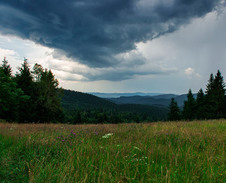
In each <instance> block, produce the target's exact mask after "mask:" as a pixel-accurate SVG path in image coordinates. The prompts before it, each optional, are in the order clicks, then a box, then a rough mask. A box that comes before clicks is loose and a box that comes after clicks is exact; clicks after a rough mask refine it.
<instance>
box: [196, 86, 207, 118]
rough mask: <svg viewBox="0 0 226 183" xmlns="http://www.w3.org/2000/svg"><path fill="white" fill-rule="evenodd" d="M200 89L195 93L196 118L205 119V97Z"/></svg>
mask: <svg viewBox="0 0 226 183" xmlns="http://www.w3.org/2000/svg"><path fill="white" fill-rule="evenodd" d="M204 96H205V95H204V92H203V90H202V88H201V89H200V90H199V92H198V93H197V99H196V118H197V119H205V110H206V109H205V97H204Z"/></svg>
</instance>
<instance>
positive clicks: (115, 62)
mask: <svg viewBox="0 0 226 183" xmlns="http://www.w3.org/2000/svg"><path fill="white" fill-rule="evenodd" d="M220 6H225V1H222V0H167V1H164V0H127V1H124V0H95V1H93V0H86V1H84V0H77V1H74V0H64V1H62V0H38V1H35V0H14V1H9V0H1V2H0V33H1V34H8V35H16V36H19V37H21V38H23V39H29V40H32V41H34V42H35V43H38V44H41V45H43V46H46V47H49V48H54V50H55V54H54V55H55V57H59V56H60V55H63V54H65V55H66V56H67V57H69V58H71V59H72V60H75V61H76V62H79V63H81V64H84V65H87V66H88V67H89V68H98V69H97V70H96V72H101V73H102V74H101V77H105V79H108V78H109V79H110V80H119V79H128V78H131V77H132V76H133V75H136V74H139V75H146V74H151V73H155V69H153V70H152V71H145V69H141V70H140V71H136V72H134V70H132V68H131V71H130V69H129V70H127V71H126V69H124V68H128V66H130V65H133V67H134V68H135V67H139V68H141V67H142V65H143V63H144V62H147V60H145V58H143V57H142V55H140V53H137V52H136V44H137V43H139V42H146V41H148V40H152V39H155V38H157V37H159V36H161V35H164V34H166V33H170V32H174V31H175V30H178V28H180V27H181V26H182V25H185V24H187V23H189V22H190V21H191V20H192V19H193V18H197V17H202V16H205V15H206V14H207V13H209V12H211V11H213V10H216V9H219V7H220ZM119 66H120V67H119ZM113 67H115V68H121V70H120V69H117V71H116V70H114V69H113ZM154 67H155V66H154ZM103 70H104V71H103ZM156 70H159V72H161V73H162V72H163V73H164V72H165V71H163V70H162V69H156ZM141 71H142V72H141ZM103 72H106V74H103ZM125 73H126V74H125ZM111 75H114V77H113V76H111ZM88 77H90V78H93V79H94V80H96V79H100V78H98V73H96V74H95V75H93V76H88Z"/></svg>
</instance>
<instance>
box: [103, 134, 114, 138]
mask: <svg viewBox="0 0 226 183" xmlns="http://www.w3.org/2000/svg"><path fill="white" fill-rule="evenodd" d="M112 135H113V133H108V134H105V135H104V136H102V138H103V139H108V138H109V137H110V136H112Z"/></svg>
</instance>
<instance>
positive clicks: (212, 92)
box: [168, 70, 226, 121]
mask: <svg viewBox="0 0 226 183" xmlns="http://www.w3.org/2000/svg"><path fill="white" fill-rule="evenodd" d="M225 91H226V89H225V83H224V79H223V76H222V75H221V72H220V70H218V71H217V73H216V75H215V76H213V74H210V78H209V80H208V84H207V86H206V90H205V93H204V92H203V90H202V88H201V89H200V90H199V91H198V93H197V97H196V98H195V97H194V95H193V93H192V90H191V89H189V91H188V94H187V100H186V101H185V102H184V106H183V109H182V110H180V108H179V107H178V105H177V102H176V101H175V99H174V98H172V99H171V103H170V105H169V114H168V120H170V121H177V120H181V119H183V120H189V121H190V120H195V119H198V120H202V119H219V118H226V95H225Z"/></svg>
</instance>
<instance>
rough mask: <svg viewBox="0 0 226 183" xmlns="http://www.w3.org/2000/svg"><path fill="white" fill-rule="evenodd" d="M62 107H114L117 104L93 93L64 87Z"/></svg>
mask: <svg viewBox="0 0 226 183" xmlns="http://www.w3.org/2000/svg"><path fill="white" fill-rule="evenodd" d="M63 93H64V94H63V97H62V107H63V108H65V109H72V110H74V109H78V108H80V109H87V108H89V109H93V108H114V107H116V104H114V103H112V102H110V101H107V100H104V99H102V98H99V97H96V96H94V95H91V94H87V93H82V92H77V91H73V90H65V89H63Z"/></svg>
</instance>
